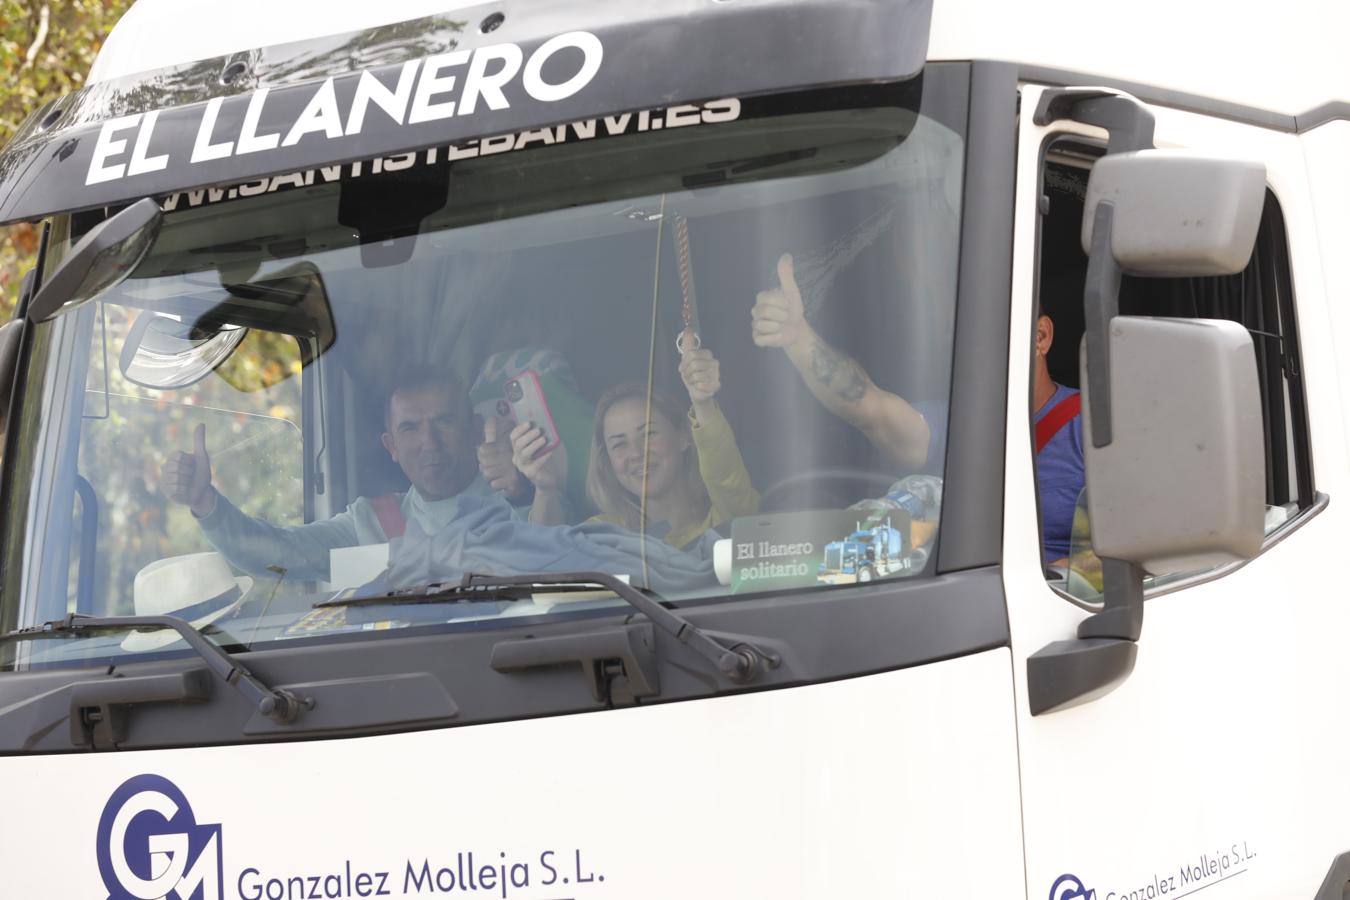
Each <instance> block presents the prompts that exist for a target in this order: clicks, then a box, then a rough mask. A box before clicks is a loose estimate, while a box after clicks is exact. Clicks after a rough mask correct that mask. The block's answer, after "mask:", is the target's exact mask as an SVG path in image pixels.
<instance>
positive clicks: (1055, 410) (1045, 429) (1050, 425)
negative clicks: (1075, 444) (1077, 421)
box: [1036, 394, 1083, 453]
mask: <svg viewBox="0 0 1350 900" xmlns="http://www.w3.org/2000/svg"><path fill="white" fill-rule="evenodd" d="M1082 396H1083V395H1082V394H1070V395H1069V396H1067V397H1065V398H1064V399H1063V400H1061V401H1059V402H1058V403H1056V404H1055V405H1054V406H1053V407H1051V408H1050V411H1049V412H1048V413H1046V414H1045V415H1044V416H1043V417H1042V418H1041V420H1040V421H1039V422H1037V423H1036V452H1037V453H1040V452H1041V451H1042V450H1044V449H1045V445H1046V444H1048V443H1050V439H1051V438H1053V437H1054V436H1055V435H1057V434H1059V430H1060V429H1061V428H1063V427H1064V426H1065V425H1068V424H1069V423H1070V422H1072V421H1073V417H1074V416H1076V415H1078V412H1079V410H1080V409H1082V407H1083V403H1082Z"/></svg>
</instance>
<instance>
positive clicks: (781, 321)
mask: <svg viewBox="0 0 1350 900" xmlns="http://www.w3.org/2000/svg"><path fill="white" fill-rule="evenodd" d="M751 327H752V336H753V338H754V342H755V344H756V345H757V346H759V347H777V348H780V349H782V350H783V351H784V352H785V353H786V354H787V357H788V359H789V360H790V361H791V362H792V365H793V366H794V368H796V370H797V372H798V374H800V376H801V378H802V380H803V381H804V382H805V383H806V386H807V387H808V388H809V389H810V391H811V393H812V394H813V395H815V397H816V399H818V400H819V401H820V402H821V403H822V404H823V405H824V406H825V408H826V409H828V410H829V411H830V412H832V413H834V414H835V415H837V416H839V417H840V418H841V419H843V420H844V421H846V422H848V423H849V424H851V425H853V426H854V427H855V428H857V429H858V430H859V431H861V432H862V433H863V434H864V435H865V436H866V437H867V438H868V440H870V441H871V442H872V444H873V445H874V446H876V447H877V449H878V450H880V451H881V452H882V453H883V454H885V455H886V457H887V458H888V459H889V460H891V461H892V462H893V463H894V464H895V465H897V466H899V467H901V468H908V469H919V468H922V467H923V466H924V465H925V464H926V463H927V462H928V460H929V458H930V456H932V455H934V453H935V447H936V446H937V445H938V444H939V443H940V441H941V435H940V434H938V433H937V432H938V431H940V430H941V429H935V428H933V427H931V426H930V424H929V419H930V418H935V415H934V412H933V411H930V410H922V411H921V409H920V408H919V407H918V406H916V405H914V404H911V403H909V402H908V401H906V400H904V399H903V398H902V397H899V396H897V395H896V394H893V393H891V392H890V391H887V390H884V389H882V388H880V387H878V386H877V385H876V384H875V383H874V382H873V381H872V379H871V378H870V377H868V375H867V373H866V372H865V371H864V370H863V368H862V366H860V365H859V364H858V363H857V361H856V360H854V359H852V358H851V357H849V356H847V355H846V354H843V353H841V352H839V351H838V350H836V349H834V348H833V347H831V346H830V345H829V344H827V343H826V342H825V341H824V340H823V339H822V338H821V337H820V335H819V334H818V333H817V332H816V330H815V329H814V328H813V327H812V326H811V323H810V322H808V321H807V319H806V316H805V313H804V307H803V303H802V297H801V291H800V290H799V288H798V286H797V282H796V279H795V277H794V274H793V266H792V257H791V256H790V255H788V254H784V255H783V256H782V257H780V258H779V260H778V285H777V286H776V287H774V288H770V289H769V290H765V291H761V292H760V293H759V295H758V296H757V298H756V302H755V305H754V307H753V308H752V310H751ZM1054 337H1055V328H1054V322H1053V321H1051V319H1050V317H1049V316H1047V315H1040V316H1039V317H1038V318H1037V321H1036V359H1035V370H1034V373H1033V396H1032V406H1033V409H1032V413H1033V417H1034V423H1035V431H1036V480H1037V485H1038V501H1039V504H1040V513H1041V529H1042V548H1043V552H1044V559H1045V562H1046V564H1047V565H1049V566H1055V567H1066V566H1067V565H1068V563H1069V556H1070V547H1071V543H1072V537H1073V528H1074V511H1075V508H1076V506H1077V504H1078V501H1079V497H1080V495H1081V493H1082V491H1083V482H1084V476H1083V427H1082V421H1081V418H1080V416H1079V395H1078V391H1076V390H1073V389H1072V388H1068V387H1065V386H1064V385H1062V384H1058V383H1056V382H1055V381H1054V380H1053V379H1052V378H1051V377H1050V370H1049V367H1048V365H1047V361H1046V359H1047V355H1048V354H1049V352H1050V347H1051V345H1052V344H1053V343H1054ZM911 477H912V476H911ZM896 487H897V488H899V487H900V485H899V484H897V486H896ZM892 493H904V492H903V491H896V490H893V491H892ZM888 496H889V495H888ZM906 499H907V498H906ZM916 524H925V525H926V524H932V525H933V526H934V527H935V523H924V522H917V523H916ZM929 537H931V532H928V531H927V528H925V529H921V530H916V532H915V534H914V543H915V545H916V546H921V545H922V544H923V543H925V542H926V540H927V539H928V538H929Z"/></svg>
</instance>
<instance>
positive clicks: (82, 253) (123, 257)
mask: <svg viewBox="0 0 1350 900" xmlns="http://www.w3.org/2000/svg"><path fill="white" fill-rule="evenodd" d="M163 222H164V213H163V212H161V211H160V208H159V204H158V203H156V202H155V201H154V200H151V199H150V198H148V197H147V198H146V199H144V200H137V201H136V202H135V203H133V204H131V205H130V206H128V207H127V208H126V209H124V210H122V211H121V212H119V213H118V214H117V215H115V216H113V217H112V218H110V219H105V220H103V221H102V222H99V223H98V224H97V225H95V226H94V227H93V228H91V229H89V232H88V233H87V234H86V235H85V236H84V237H82V238H80V240H79V243H77V244H76V245H75V247H74V248H73V249H72V250H71V251H70V254H69V255H67V256H66V258H65V259H64V260H62V262H61V265H59V266H58V267H57V268H56V271H55V272H53V273H52V274H51V276H50V277H49V278H47V280H46V281H45V282H44V283H43V285H42V287H41V288H39V289H38V292H37V294H36V295H35V296H34V297H33V300H32V302H31V303H29V305H28V317H29V318H30V319H32V320H33V321H34V322H44V321H46V320H47V319H50V318H51V317H53V316H55V315H56V314H57V313H59V312H63V311H65V310H68V309H73V308H74V307H76V306H79V305H80V304H81V303H84V302H85V301H88V300H92V299H93V298H94V297H96V296H98V295H99V294H101V293H102V292H104V291H106V290H107V289H108V288H110V287H113V286H114V285H117V284H120V283H121V282H122V281H124V280H125V279H126V277H127V276H128V275H130V274H131V273H132V272H133V271H134V270H135V269H136V267H137V266H139V265H140V264H141V260H143V259H145V255H146V254H147V253H149V252H150V248H151V247H152V246H154V243H155V238H157V237H158V236H159V228H160V225H162V224H163Z"/></svg>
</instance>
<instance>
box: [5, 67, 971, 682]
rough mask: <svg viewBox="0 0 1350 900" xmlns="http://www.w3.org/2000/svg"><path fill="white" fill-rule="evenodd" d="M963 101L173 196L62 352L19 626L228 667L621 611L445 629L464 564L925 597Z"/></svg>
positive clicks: (9, 543) (640, 119)
mask: <svg viewBox="0 0 1350 900" xmlns="http://www.w3.org/2000/svg"><path fill="white" fill-rule="evenodd" d="M958 76H959V73H958V72H957V71H955V70H952V71H946V72H944V71H943V70H942V68H941V67H930V69H929V70H928V71H927V72H926V73H925V75H923V76H921V77H920V78H918V79H915V80H914V81H912V82H909V83H905V84H899V85H883V86H869V87H865V88H851V89H839V90H828V91H815V92H810V93H806V94H797V95H792V96H777V97H765V98H757V99H746V100H738V99H726V100H717V101H711V102H708V103H704V104H694V105H689V106H683V107H673V108H671V109H668V110H664V111H661V114H660V115H658V114H654V113H653V114H649V113H647V112H639V113H632V114H625V115H622V116H614V117H609V118H603V119H599V120H593V121H590V122H582V123H572V124H569V125H564V126H558V127H554V128H548V129H540V130H536V131H527V132H523V133H520V134H515V135H503V136H499V137H495V138H486V139H483V140H481V141H472V142H469V143H468V144H465V145H460V146H450V147H437V148H429V149H426V150H423V151H419V152H416V153H409V154H405V155H403V156H397V157H391V158H386V159H377V160H363V161H359V162H353V163H347V164H344V165H341V166H332V167H330V168H325V169H317V170H312V171H309V172H304V173H296V174H293V175H287V176H279V177H276V178H270V179H262V180H261V181H258V182H253V183H249V184H244V185H236V186H234V187H229V188H221V189H212V190H204V191H197V192H186V193H183V194H178V195H173V196H170V197H167V198H162V200H163V208H164V210H165V212H166V217H165V221H164V225H163V228H162V231H161V233H160V236H159V238H158V240H157V242H156V244H155V246H154V247H153V249H152V250H151V252H150V254H149V256H148V257H147V258H146V259H145V261H144V262H143V263H142V264H141V265H140V266H139V268H138V269H137V270H136V271H135V272H134V273H133V274H132V275H131V277H130V278H128V279H127V280H125V281H124V282H122V283H121V284H120V285H118V286H116V287H115V288H112V289H110V290H108V291H106V292H105V293H104V294H102V295H100V296H99V297H98V298H97V299H96V300H94V301H92V302H89V303H86V304H84V305H83V306H81V307H79V308H78V309H75V310H73V311H70V312H68V313H65V314H63V315H61V316H58V317H57V318H55V319H53V320H52V321H50V322H46V323H42V324H41V325H39V326H37V329H36V333H35V335H34V338H33V342H32V350H31V355H30V357H29V360H28V369H27V376H26V378H27V380H26V382H25V383H24V385H23V386H22V388H21V390H22V392H23V394H22V397H23V399H22V403H23V406H22V414H21V417H20V419H19V420H18V422H17V424H16V425H15V426H14V427H15V428H17V429H19V433H18V434H17V435H16V436H15V438H16V439H15V440H13V441H11V443H10V447H11V453H12V454H13V458H12V459H11V460H10V465H11V471H12V474H11V476H10V477H11V479H12V481H11V484H10V497H11V503H10V504H9V506H8V509H7V512H6V517H7V519H6V548H7V549H6V564H5V568H4V582H3V609H2V610H0V612H2V613H3V614H2V615H0V620H2V622H3V625H4V628H5V629H12V628H16V627H23V626H29V625H33V624H37V623H41V622H46V621H51V620H54V619H59V618H61V617H63V616H66V615H68V614H69V613H89V614H96V615H105V616H106V615H165V614H172V615H177V616H180V617H182V618H183V619H185V620H187V621H189V622H190V623H191V624H192V625H193V626H194V627H197V628H199V629H201V630H202V631H203V633H204V634H205V635H206V636H207V637H208V638H210V639H212V640H214V641H217V642H219V643H220V644H222V645H223V646H225V647H227V649H240V648H247V647H252V646H256V645H259V644H267V643H270V642H276V641H291V640H312V639H316V638H329V639H332V638H337V639H342V640H353V639H361V638H362V636H364V635H366V634H367V633H369V632H374V631H384V630H388V629H398V628H407V627H412V626H416V627H419V628H428V627H439V628H455V627H470V626H472V627H480V628H481V627H484V622H485V621H486V622H488V623H489V624H492V623H495V624H496V625H499V626H501V627H508V626H512V625H515V624H524V623H527V622H528V623H537V622H538V621H540V620H541V618H542V619H544V620H552V619H557V618H559V617H568V616H576V615H596V614H599V613H597V612H596V610H597V609H599V610H603V611H612V610H613V608H615V607H622V606H623V605H624V604H623V601H622V600H620V599H619V598H617V597H616V596H615V595H614V594H613V593H611V592H608V591H605V590H603V589H600V588H598V587H597V588H596V589H595V590H588V591H565V590H560V589H558V588H557V587H556V586H550V587H547V588H540V589H539V590H538V591H535V592H534V593H533V594H530V593H529V592H525V593H524V594H521V595H517V594H512V595H511V596H504V595H494V594H492V593H491V592H487V593H485V594H484V595H483V596H479V597H474V598H471V599H464V598H463V597H462V596H455V597H446V598H443V599H440V600H437V598H436V597H435V596H434V591H435V590H436V588H435V587H434V586H437V585H440V586H454V585H458V584H459V583H460V580H461V578H462V577H463V576H464V574H465V573H469V572H472V573H478V574H485V575H519V574H530V573H560V572H588V571H589V572H594V571H599V572H605V573H609V574H613V575H617V576H619V577H620V578H621V579H623V580H627V581H628V582H629V583H630V584H633V585H636V586H640V587H644V588H647V589H649V590H651V591H654V592H655V593H656V594H658V595H659V596H660V597H661V598H662V599H664V600H667V601H674V602H676V603H680V602H728V603H734V602H738V601H739V600H741V599H743V598H745V597H751V596H754V597H761V598H762V597H763V596H764V595H765V594H766V592H773V593H774V594H788V593H791V592H793V591H801V590H822V589H829V590H834V591H836V592H837V593H838V595H839V597H840V599H841V602H843V601H846V600H847V597H848V596H849V591H853V590H866V588H860V587H854V585H857V584H859V583H862V582H870V581H874V580H876V581H880V580H885V579H895V578H905V579H914V578H923V577H925V576H927V575H930V574H931V572H932V566H931V565H930V562H931V561H932V560H933V551H934V547H935V544H936V541H937V538H938V533H939V525H940V520H941V497H942V475H943V471H942V464H943V456H944V452H945V451H944V448H945V436H946V422H947V402H948V388H949V379H950V372H951V355H952V332H953V325H954V311H955V282H956V271H957V251H958V234H959V225H960V222H959V210H960V206H961V202H960V201H961V175H962V169H963V161H964V146H963V138H962V133H961V129H962V127H963V126H964V121H965V111H964V108H963V104H964V100H963V97H964V93H963V92H964V88H963V87H961V81H960V78H959V77H958ZM663 126H664V127H663ZM63 226H68V227H69V230H70V231H72V232H76V233H78V232H79V231H80V230H81V217H80V216H76V217H75V218H74V219H73V220H63V221H62V222H58V223H57V229H56V232H57V233H58V234H59V233H61V229H62V227H63ZM60 249H61V248H60V246H57V247H55V248H54V250H55V252H57V253H59V251H60ZM850 545H851V546H850ZM429 588H430V590H431V591H432V592H433V595H432V596H427V592H428V589H429ZM413 592H415V593H418V594H421V595H422V596H421V597H419V598H418V599H420V600H423V601H425V600H432V601H435V602H419V603H416V604H412V603H408V602H406V601H407V600H408V599H409V598H410V596H411V593H413ZM359 598H385V599H387V601H388V602H384V601H380V602H370V603H361V604H349V603H346V601H350V600H353V599H359ZM11 646H12V645H11ZM183 649H184V644H183V643H182V642H181V641H180V640H179V639H178V638H177V636H176V635H175V634H174V633H173V632H171V631H168V630H157V631H156V630H143V631H136V632H122V633H108V634H106V635H100V636H98V637H94V638H90V639H85V640H80V641H41V642H34V643H31V644H27V645H24V646H23V647H22V648H17V647H16V648H15V649H13V650H11V649H8V648H6V649H5V651H4V652H5V654H6V656H5V658H6V659H11V658H17V659H19V660H23V661H26V662H27V663H30V664H34V665H36V664H68V663H71V662H80V661H86V662H88V661H94V660H97V659H106V658H107V657H109V656H120V655H123V654H129V653H139V654H144V653H154V652H181V651H183Z"/></svg>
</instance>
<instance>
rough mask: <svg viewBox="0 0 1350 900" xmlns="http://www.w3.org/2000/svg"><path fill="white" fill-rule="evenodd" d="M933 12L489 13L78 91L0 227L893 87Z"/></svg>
mask: <svg viewBox="0 0 1350 900" xmlns="http://www.w3.org/2000/svg"><path fill="white" fill-rule="evenodd" d="M648 7H658V9H655V10H652V9H648ZM931 7H932V0H730V2H727V0H671V2H665V3H661V4H639V3H633V2H632V0H595V2H587V3H576V2H547V3H545V2H533V3H528V4H527V3H510V2H508V3H501V2H497V3H492V4H485V5H483V6H481V7H476V8H469V9H459V10H456V11H455V12H454V13H453V14H446V15H439V16H431V17H428V18H424V19H415V20H411V21H408V22H402V23H398V24H394V25H389V26H384V27H381V28H377V29H374V30H372V31H365V32H356V33H352V34H346V35H338V36H333V37H327V38H322V39H315V40H310V41H303V42H298V43H293V44H285V45H276V46H272V47H267V48H263V49H259V50H254V51H250V52H247V53H237V54H233V55H231V56H227V57H219V58H216V59H209V60H202V61H200V62H195V63H191V64H187V65H183V66H177V67H173V68H170V69H163V70H158V71H154V72H148V73H144V74H141V75H135V76H128V77H126V78H122V79H117V80H114V81H107V82H101V83H97V84H92V85H89V86H88V87H86V88H84V89H82V90H80V91H78V92H76V93H74V94H71V95H69V96H67V97H63V98H62V99H60V100H58V101H55V102H54V103H52V104H50V105H48V106H47V107H44V108H43V109H40V110H38V111H37V112H36V113H34V114H33V115H32V116H30V117H29V119H28V121H27V122H26V123H25V124H24V126H23V128H22V129H21V130H20V132H19V133H18V135H17V136H16V137H15V139H14V140H13V141H12V142H11V143H10V145H9V147H8V148H6V150H5V152H4V154H3V156H0V223H9V222H14V221H22V220H31V219H38V218H41V217H43V216H47V215H52V214H56V213H62V212H71V211H75V210H80V209H89V208H94V207H102V206H113V205H117V204H121V203H126V202H129V201H132V200H135V199H139V198H141V197H145V196H164V195H167V194H170V193H173V192H178V191H185V190H193V189H200V188H205V187H208V186H218V185H228V184H240V183H243V182H248V181H251V180H255V179H259V178H263V177H265V176H272V175H280V174H284V173H291V172H299V171H304V170H307V169H314V168H317V167H321V166H325V165H334V164H337V163H344V162H349V161H353V160H359V159H369V158H374V157H381V156H389V155H393V154H398V153H402V152H406V151H409V150H414V149H419V148H424V147H434V146H438V145H443V144H444V145H449V144H461V143H463V142H466V141H471V140H474V139H486V138H488V137H490V136H494V135H503V134H508V133H518V132H522V131H524V130H528V129H541V130H542V129H545V128H546V127H549V126H556V125H559V124H565V123H569V122H586V121H587V120H596V119H600V118H601V117H605V116H618V115H620V114H623V113H625V112H635V113H636V112H637V111H643V112H642V113H641V116H642V118H641V121H640V123H639V122H638V119H637V117H636V116H635V118H634V120H633V121H634V123H635V125H634V127H639V128H640V130H648V129H650V130H657V129H660V128H662V127H669V128H675V127H682V126H683V125H685V124H691V123H693V122H697V121H699V118H700V116H704V117H706V116H707V115H709V112H708V109H707V108H706V107H699V106H693V105H689V104H697V103H699V102H702V101H709V100H715V99H718V98H738V97H744V96H749V95H755V94H762V93H766V92H778V91H789V90H794V89H801V88H809V87H815V86H822V85H834V84H847V83H856V82H875V81H894V80H898V79H904V78H908V77H911V76H913V75H915V74H917V73H918V72H919V71H920V70H921V69H922V67H923V64H924V59H925V55H926V51H927V44H928V27H929V17H930V13H931ZM183 27H185V28H191V27H196V26H194V25H193V24H192V23H184V25H183ZM586 127H592V126H586ZM539 137H540V139H541V140H542V141H544V142H546V143H551V142H552V141H550V140H548V137H549V136H548V135H547V134H540V136H539ZM485 143H486V142H485Z"/></svg>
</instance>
